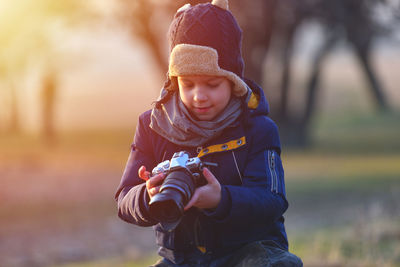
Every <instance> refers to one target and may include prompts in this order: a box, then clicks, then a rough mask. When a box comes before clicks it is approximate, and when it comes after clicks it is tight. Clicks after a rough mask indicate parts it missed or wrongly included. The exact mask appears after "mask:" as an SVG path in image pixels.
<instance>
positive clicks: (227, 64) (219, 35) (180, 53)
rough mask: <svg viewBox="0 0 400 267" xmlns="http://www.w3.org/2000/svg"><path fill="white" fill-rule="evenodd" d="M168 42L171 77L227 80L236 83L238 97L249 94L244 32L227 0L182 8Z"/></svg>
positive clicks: (173, 23)
mask: <svg viewBox="0 0 400 267" xmlns="http://www.w3.org/2000/svg"><path fill="white" fill-rule="evenodd" d="M168 39H169V45H170V61H169V76H170V77H176V76H181V75H215V76H225V77H227V78H228V79H230V80H231V81H233V83H234V85H235V86H234V88H233V93H234V94H235V95H238V96H242V95H244V94H245V93H246V92H247V86H246V84H245V83H244V82H243V80H242V79H243V69H244V62H243V58H242V54H241V46H242V30H241V29H240V27H239V25H238V23H237V22H236V20H235V18H234V17H233V15H232V13H231V12H230V11H229V10H228V1H227V0H213V1H212V3H205V4H198V5H195V6H191V5H190V4H186V5H185V6H183V7H181V8H180V9H179V10H178V11H177V13H176V14H175V17H174V20H173V21H172V23H171V25H170V30H169V34H168ZM170 90H174V88H170Z"/></svg>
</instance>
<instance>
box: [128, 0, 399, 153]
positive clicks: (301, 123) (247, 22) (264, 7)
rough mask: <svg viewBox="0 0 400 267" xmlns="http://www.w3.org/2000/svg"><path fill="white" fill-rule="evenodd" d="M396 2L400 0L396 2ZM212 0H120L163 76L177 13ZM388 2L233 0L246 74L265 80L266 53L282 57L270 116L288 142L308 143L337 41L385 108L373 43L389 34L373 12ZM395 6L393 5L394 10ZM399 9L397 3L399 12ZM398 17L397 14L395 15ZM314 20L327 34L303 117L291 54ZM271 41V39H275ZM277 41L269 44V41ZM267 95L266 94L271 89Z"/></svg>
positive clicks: (317, 53)
mask: <svg viewBox="0 0 400 267" xmlns="http://www.w3.org/2000/svg"><path fill="white" fill-rule="evenodd" d="M395 1H397V0H395ZM188 2H189V3H191V4H196V3H200V2H210V1H183V0H180V1H172V0H169V1H157V0H153V1H146V0H137V1H129V0H120V3H121V6H122V9H121V10H122V11H123V12H122V17H123V18H124V20H125V22H126V23H127V25H128V27H129V28H130V29H131V33H132V34H133V36H135V37H136V38H139V39H140V40H142V41H143V42H144V44H146V46H147V47H148V48H149V50H150V52H151V54H152V55H153V56H154V58H155V61H156V62H157V64H158V66H159V70H160V74H161V75H164V73H165V72H166V70H167V64H168V58H167V55H168V53H167V52H166V51H167V45H166V39H165V35H166V32H167V27H168V25H169V22H170V21H171V20H172V16H173V14H174V12H175V11H176V10H177V9H178V8H179V7H180V6H182V5H183V4H185V3H188ZM392 2H393V1H389V0H336V1H329V0H280V1H277V0H252V1H247V2H244V1H240V0H231V1H229V3H230V9H231V10H232V12H233V13H234V15H235V17H236V18H237V19H238V21H239V24H240V25H241V27H242V29H243V32H244V38H243V57H244V60H245V62H246V67H245V75H246V76H247V77H249V78H251V79H253V80H255V81H256V82H258V83H261V82H262V80H263V66H264V63H265V58H266V55H267V52H269V53H276V54H277V55H279V57H278V62H275V66H276V69H279V67H278V66H281V68H280V74H279V76H280V82H279V85H278V89H279V91H280V101H279V105H278V106H276V105H272V108H273V110H272V117H273V118H274V119H275V120H276V121H277V122H278V124H279V126H280V127H281V128H282V131H281V132H282V133H283V138H284V139H285V142H286V143H292V144H293V145H306V144H307V143H308V141H309V136H310V133H309V130H310V121H311V118H312V116H313V114H314V113H315V106H316V100H317V91H318V88H319V82H320V76H321V71H322V68H323V65H324V62H325V59H326V57H327V54H328V53H329V52H330V51H331V50H332V49H333V48H334V46H335V44H336V43H338V42H339V40H342V39H346V40H347V41H348V43H349V44H350V45H351V47H352V48H353V49H354V51H355V55H356V56H357V58H358V60H359V62H360V66H361V67H362V68H363V69H364V72H365V73H366V77H367V80H368V82H369V84H370V88H371V92H372V94H373V97H374V98H375V99H376V102H377V105H378V107H379V108H381V109H386V108H387V103H386V99H385V96H384V93H383V89H382V85H381V83H380V82H379V79H378V78H377V75H376V72H375V71H374V69H373V64H372V63H371V53H372V44H373V43H374V41H375V40H376V39H377V38H378V37H379V36H380V34H383V33H386V32H387V31H385V30H384V28H383V27H382V25H381V24H379V23H378V21H377V17H376V14H375V11H376V9H377V8H378V7H379V6H388V5H389V4H392V5H393V3H392ZM391 9H392V10H393V8H391ZM398 9H399V7H398V5H397V10H398ZM396 14H397V16H398V13H396ZM309 21H313V22H314V23H317V24H319V25H321V26H322V27H323V28H324V31H325V33H326V35H325V36H324V37H323V42H322V44H321V46H320V47H319V48H318V49H317V50H316V51H315V54H314V58H313V61H312V69H311V74H310V78H309V80H308V85H307V87H308V89H307V94H306V102H305V105H304V110H303V112H302V113H301V114H300V115H297V116H295V115H293V114H291V113H290V110H289V106H288V99H289V88H290V85H291V79H292V76H293V75H292V73H291V65H292V61H291V58H292V55H293V53H294V45H295V42H296V35H297V34H298V30H299V28H300V26H301V25H303V24H304V23H306V22H309ZM272 41H273V42H272ZM272 43H274V44H275V45H274V46H273V47H271V44H272ZM266 90H267V92H266V93H267V95H268V88H266Z"/></svg>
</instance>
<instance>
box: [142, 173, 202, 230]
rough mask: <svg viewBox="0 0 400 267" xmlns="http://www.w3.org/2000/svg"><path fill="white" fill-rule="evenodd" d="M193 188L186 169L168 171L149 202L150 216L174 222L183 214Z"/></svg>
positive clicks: (190, 176)
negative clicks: (157, 191) (158, 190)
mask: <svg viewBox="0 0 400 267" xmlns="http://www.w3.org/2000/svg"><path fill="white" fill-rule="evenodd" d="M194 190H195V184H194V180H193V177H192V175H191V174H190V172H189V171H186V170H177V171H173V172H171V173H169V174H168V175H167V177H166V178H165V180H164V183H163V185H162V186H161V188H160V192H159V193H158V194H156V195H155V196H153V197H152V199H151V201H150V203H149V212H150V214H151V216H152V217H153V218H154V219H156V220H158V221H159V222H175V221H177V220H179V219H180V218H181V217H182V215H183V209H184V207H185V205H186V204H187V203H188V202H189V200H190V199H191V197H192V194H193V192H194Z"/></svg>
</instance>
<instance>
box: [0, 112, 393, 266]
mask: <svg viewBox="0 0 400 267" xmlns="http://www.w3.org/2000/svg"><path fill="white" fill-rule="evenodd" d="M399 122H400V114H398V113H379V114H352V116H351V117H349V116H344V115H335V116H334V115H330V117H319V118H317V119H316V121H315V131H314V133H315V134H314V145H313V147H312V148H310V149H307V150H303V149H285V147H284V152H283V160H284V167H285V172H286V178H285V179H286V189H287V195H288V199H289V202H290V207H289V210H288V212H287V213H286V216H285V217H286V226H287V232H288V236H289V241H290V249H291V251H292V252H294V253H295V254H297V255H299V256H300V257H301V258H302V259H303V261H304V263H305V266H400V139H399V136H400V123H399ZM131 140H132V132H129V131H121V132H107V131H104V132H101V131H97V132H84V133H62V134H60V135H59V139H58V141H57V142H56V143H54V144H52V145H49V144H46V143H44V142H42V140H40V139H39V138H38V137H34V136H8V135H2V136H0V148H1V149H0V177H1V180H0V181H1V187H0V200H1V203H2V204H1V205H0V266H5V267H7V266H10V267H11V266H13V267H14V266H17V267H18V266H57V267H60V266H63V267H66V266H69V267H72V266H74V267H78V266H79V267H82V266H132V267H134V266H147V265H148V264H150V263H152V262H154V261H155V260H156V258H157V256H156V255H155V251H156V247H155V245H154V237H153V233H152V230H151V229H150V228H149V229H142V228H139V227H135V226H131V225H128V224H126V223H124V222H122V221H120V220H119V219H118V218H117V216H116V205H115V201H114V198H113V194H114V190H115V189H116V187H117V185H118V183H119V179H120V176H121V174H122V170H123V167H124V163H125V161H126V158H127V156H128V153H129V144H130V142H131Z"/></svg>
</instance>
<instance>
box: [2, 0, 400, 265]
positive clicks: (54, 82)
mask: <svg viewBox="0 0 400 267" xmlns="http://www.w3.org/2000/svg"><path fill="white" fill-rule="evenodd" d="M188 2H190V3H192V4H195V3H199V2H206V1H183V0H179V1H172V0H168V1H167V0H164V1H159V0H135V1H129V0H118V1H111V0H91V1H79V0H59V1H52V0H15V1H1V2H0V201H1V202H0V203H1V204H0V266H147V265H148V264H150V263H153V262H154V261H155V260H156V259H157V256H156V246H155V238H154V236H153V232H152V229H151V228H139V227H136V226H133V225H129V224H127V223H124V222H122V221H121V220H119V219H118V218H117V210H116V203H115V201H114V192H115V189H116V187H117V186H118V184H119V180H120V177H121V175H122V171H123V168H124V165H125V162H126V160H127V157H128V154H129V150H130V144H131V142H132V138H133V135H134V132H135V127H136V122H137V118H138V115H139V114H140V113H141V112H143V111H145V110H147V109H150V108H151V107H152V101H154V100H155V99H156V97H157V95H158V93H159V90H160V89H161V86H162V85H163V81H164V78H165V73H166V70H167V60H168V45H167V43H166V32H167V29H168V25H169V23H170V21H171V20H172V18H173V15H174V12H175V11H176V10H177V8H179V7H180V6H182V5H183V4H185V3H188ZM230 9H231V10H232V12H233V14H234V15H235V17H236V18H237V19H238V21H239V23H240V26H241V27H242V29H243V31H244V39H243V55H244V58H245V62H246V76H247V77H249V78H251V79H254V80H255V81H256V82H257V83H259V84H261V85H262V86H263V87H264V90H265V94H266V96H267V98H268V99H269V102H270V105H271V117H272V118H273V119H274V120H275V121H276V122H277V124H278V126H279V128H280V135H281V139H282V146H283V153H282V158H283V163H284V167H285V173H286V177H285V179H286V189H287V195H288V199H289V202H290V207H289V210H288V211H287V213H286V227H287V232H288V236H289V242H290V250H291V251H292V252H294V253H296V254H297V255H299V256H300V257H301V258H302V259H303V261H304V263H305V266H400V138H399V136H400V88H399V83H400V76H399V74H400V72H399V70H400V46H399V44H400V30H399V24H400V23H399V22H400V2H399V0H336V1H329V0H279V1H277V0H252V1H239V0H231V1H230Z"/></svg>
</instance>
